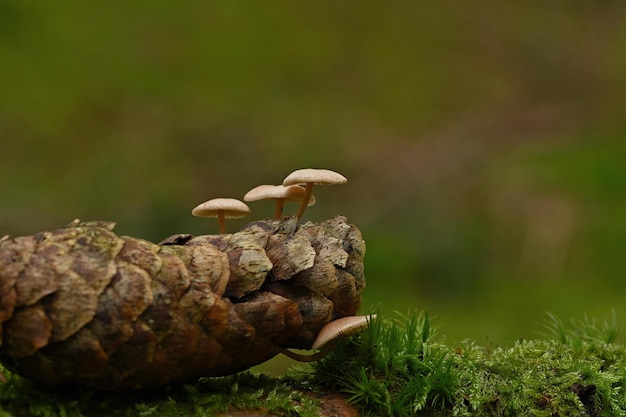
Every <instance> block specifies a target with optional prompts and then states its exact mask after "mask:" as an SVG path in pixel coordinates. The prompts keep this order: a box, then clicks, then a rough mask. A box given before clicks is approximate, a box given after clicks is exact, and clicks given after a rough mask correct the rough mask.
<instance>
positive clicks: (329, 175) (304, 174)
mask: <svg viewBox="0 0 626 417" xmlns="http://www.w3.org/2000/svg"><path fill="white" fill-rule="evenodd" d="M346 182H348V180H347V179H346V177H344V176H343V175H341V174H339V173H338V172H335V171H331V170H330V169H314V168H305V169H297V170H295V171H293V172H292V173H291V174H289V175H287V177H286V178H285V180H284V181H283V185H284V186H285V187H286V186H288V185H296V184H307V183H314V184H345V183H346Z"/></svg>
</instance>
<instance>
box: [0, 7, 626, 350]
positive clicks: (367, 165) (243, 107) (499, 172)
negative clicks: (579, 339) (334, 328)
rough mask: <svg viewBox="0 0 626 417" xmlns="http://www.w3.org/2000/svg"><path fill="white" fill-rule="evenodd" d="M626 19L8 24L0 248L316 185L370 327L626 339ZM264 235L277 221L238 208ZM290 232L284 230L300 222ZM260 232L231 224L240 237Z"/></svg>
mask: <svg viewBox="0 0 626 417" xmlns="http://www.w3.org/2000/svg"><path fill="white" fill-rule="evenodd" d="M625 16H626V2H622V1H611V0H605V1H596V2H589V1H582V0H573V1H572V0H568V1H551V2H535V1H527V2H500V1H496V0H479V1H474V2H467V3H465V2H452V1H440V2H404V1H391V2H386V3H384V4H383V3H380V2H373V1H365V2H356V3H353V2H337V1H320V2H313V3H307V2H304V3H301V2H287V1H278V2H271V3H269V4H268V3H263V2H252V1H236V0H235V1H228V2H199V1H192V0H181V1H178V2H175V3H174V2H163V1H158V0H151V1H144V0H137V1H130V2H121V1H111V2H95V3H94V2H81V1H68V2H64V3H63V5H62V6H61V5H59V4H57V3H54V2H48V1H43V0H29V1H16V0H3V1H1V2H0V196H1V197H0V198H1V204H0V235H2V234H10V235H21V234H32V233H36V232H38V231H41V230H46V229H47V230H49V229H54V228H57V227H59V226H62V225H64V224H67V223H68V222H69V221H71V220H72V219H74V218H77V217H78V218H81V219H107V220H113V221H116V222H117V223H118V226H117V231H118V232H119V233H121V234H130V235H134V236H138V237H143V238H146V239H150V240H153V241H159V240H160V239H162V238H164V237H166V236H169V235H170V234H174V233H183V232H186V233H192V234H204V233H209V232H211V233H213V232H215V230H216V226H215V224H214V223H212V222H210V221H207V220H205V219H198V218H194V217H192V216H191V215H190V211H191V209H192V208H193V207H194V206H195V205H196V204H198V203H200V202H202V201H204V200H207V199H209V198H213V197H217V196H224V197H237V198H241V197H242V196H243V194H245V193H246V192H247V191H248V190H249V189H250V188H252V187H254V186H256V185H258V184H261V183H269V184H275V183H280V182H282V179H283V178H284V177H285V176H286V175H287V174H288V173H289V172H291V171H292V170H294V169H296V168H304V167H315V168H329V169H333V170H336V171H338V172H340V173H342V174H343V175H345V176H346V177H347V178H348V180H349V182H348V184H347V185H344V186H334V187H319V188H317V190H316V192H315V194H316V197H317V199H318V204H317V205H315V206H313V207H311V208H310V209H309V210H308V211H307V213H306V214H305V217H306V218H307V219H308V220H312V221H318V220H322V219H324V218H327V217H329V216H333V215H335V214H337V213H339V214H343V215H346V216H347V217H348V220H349V221H350V222H351V223H354V224H356V225H357V226H358V227H359V228H360V229H361V231H362V232H363V235H364V238H365V240H366V242H367V245H368V252H367V256H366V276H367V280H368V281H367V284H368V286H367V288H366V290H365V294H364V303H363V311H364V312H369V311H371V310H372V309H373V308H375V307H376V306H380V308H381V310H382V311H384V312H391V311H393V310H399V311H401V312H406V311H407V310H408V309H410V308H417V309H422V308H427V309H428V310H429V312H430V314H431V315H432V316H435V317H436V323H438V324H439V325H440V326H441V330H440V331H441V333H443V334H445V335H446V336H447V340H448V341H449V342H450V343H455V342H457V341H459V340H461V339H464V338H473V339H475V340H476V341H477V342H479V343H496V344H508V343H512V342H513V341H514V340H516V339H518V338H521V337H524V338H531V337H535V336H536V332H537V331H538V330H540V328H539V327H538V325H537V323H538V322H540V321H541V320H542V319H543V318H544V317H545V316H544V314H545V312H546V311H550V312H552V313H555V314H557V315H559V316H561V317H563V318H568V317H570V316H575V317H582V315H584V314H588V315H589V316H591V317H597V318H599V319H603V318H608V317H610V314H611V310H612V309H615V311H616V312H617V316H618V318H620V319H624V318H626V306H625V305H624V293H625V289H626V280H625V278H626V256H624V254H625V252H626V210H625V209H626V197H625V193H624V191H625V190H626V163H625V156H626V141H625V140H624V139H625V136H626V118H625V117H624V116H625V114H624V113H625V112H624V110H625V101H626V100H625V99H626V19H625ZM251 207H252V209H253V215H254V216H256V217H269V216H271V214H272V207H271V204H269V203H268V204H263V203H251ZM294 210H295V208H294ZM249 220H251V219H250V218H248V219H244V220H237V221H233V222H230V223H229V225H230V227H231V228H233V229H234V228H237V227H240V226H242V225H243V224H245V223H246V222H247V221H249Z"/></svg>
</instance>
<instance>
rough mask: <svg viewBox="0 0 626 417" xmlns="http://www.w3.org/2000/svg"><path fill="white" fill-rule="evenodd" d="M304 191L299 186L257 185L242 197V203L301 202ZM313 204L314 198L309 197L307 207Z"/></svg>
mask: <svg viewBox="0 0 626 417" xmlns="http://www.w3.org/2000/svg"><path fill="white" fill-rule="evenodd" d="M305 193H306V191H305V190H304V188H302V187H300V186H299V185H289V186H287V187H285V186H284V185H259V186H257V187H254V188H253V189H251V190H250V191H248V192H247V193H246V195H245V196H243V201H258V200H266V199H279V198H282V199H285V201H295V202H301V201H302V200H303V199H304V195H305ZM313 204H315V197H313V196H311V198H310V199H309V203H308V204H307V205H308V206H312V205H313Z"/></svg>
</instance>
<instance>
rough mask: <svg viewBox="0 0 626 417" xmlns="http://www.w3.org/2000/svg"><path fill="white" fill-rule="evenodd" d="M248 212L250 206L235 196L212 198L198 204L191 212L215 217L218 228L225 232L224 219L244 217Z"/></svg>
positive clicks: (199, 215)
mask: <svg viewBox="0 0 626 417" xmlns="http://www.w3.org/2000/svg"><path fill="white" fill-rule="evenodd" d="M249 213H250V208H249V207H248V206H247V205H246V203H244V202H243V201H239V200H237V199H235V198H214V199H212V200H209V201H205V202H204V203H202V204H198V205H197V206H196V207H195V208H194V209H193V210H192V211H191V214H193V215H194V216H197V217H217V224H218V230H219V232H220V233H222V234H223V233H226V221H225V219H227V218H228V219H235V218H239V217H245V216H246V215H248V214H249Z"/></svg>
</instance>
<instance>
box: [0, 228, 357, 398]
mask: <svg viewBox="0 0 626 417" xmlns="http://www.w3.org/2000/svg"><path fill="white" fill-rule="evenodd" d="M113 228H114V224H113V223H108V222H79V221H74V222H72V223H71V224H70V225H68V226H67V227H65V228H61V229H58V230H55V231H53V232H42V233H38V234H36V235H33V236H24V237H16V238H10V237H6V236H5V237H4V238H2V239H1V240H0V336H1V339H0V343H1V344H0V361H1V362H2V363H3V364H4V365H5V366H6V367H7V368H9V369H10V370H12V371H14V372H17V373H18V374H20V375H22V376H25V377H27V378H31V379H34V380H37V381H40V382H42V383H45V384H59V383H64V384H75V385H79V386H85V387H90V388H94V389H99V390H128V389H137V388H145V387H152V386H159V385H163V384H166V383H168V382H170V381H179V380H187V379H192V378H197V377H201V376H219V375H227V374H231V373H235V372H238V371H241V370H244V369H247V368H249V367H251V366H253V365H256V364H259V363H262V362H264V361H266V360H268V359H270V358H272V357H273V356H275V355H276V354H277V353H279V352H280V351H281V349H282V348H310V346H311V343H312V342H313V340H314V339H315V336H316V335H317V333H318V331H319V330H320V329H321V328H322V327H323V326H324V325H325V324H326V323H328V322H329V321H330V320H333V319H336V318H340V317H343V316H346V315H353V314H355V313H356V312H357V310H358V308H359V306H360V302H361V291H362V289H363V287H364V286H365V280H364V275H363V255H364V252H365V243H364V242H363V239H362V237H361V233H360V232H359V230H358V229H357V228H356V227H354V226H352V225H348V224H347V223H346V219H345V218H344V217H341V216H337V217H335V218H334V219H330V220H326V221H324V222H321V223H319V224H313V223H305V224H302V225H299V226H298V225H297V222H296V219H295V218H294V217H289V218H285V219H282V220H263V221H257V222H253V223H250V224H248V225H247V226H246V227H244V228H243V229H242V230H241V231H239V232H236V233H234V234H225V235H208V236H198V237H193V236H191V235H175V236H172V237H170V238H168V239H166V240H164V241H163V242H161V243H160V244H158V245H157V244H153V243H151V242H148V241H145V240H142V239H137V238H133V237H127V236H117V235H116V234H115V233H114V232H113Z"/></svg>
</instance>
